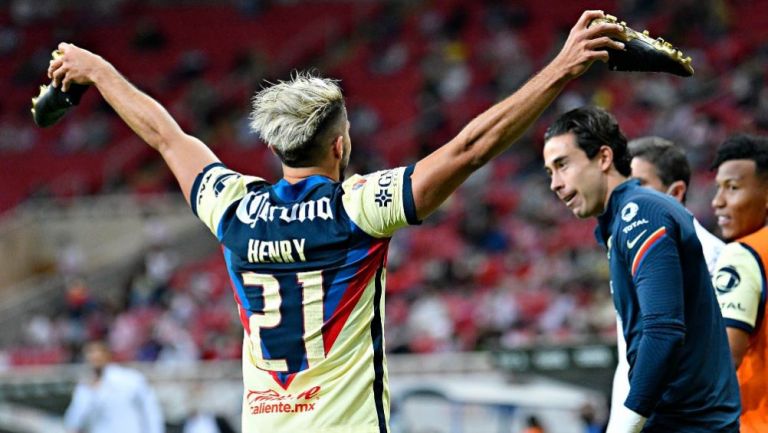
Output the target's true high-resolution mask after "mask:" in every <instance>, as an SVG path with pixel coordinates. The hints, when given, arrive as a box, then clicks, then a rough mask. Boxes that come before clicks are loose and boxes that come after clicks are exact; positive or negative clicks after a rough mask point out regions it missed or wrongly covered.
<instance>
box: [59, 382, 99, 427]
mask: <svg viewBox="0 0 768 433" xmlns="http://www.w3.org/2000/svg"><path fill="white" fill-rule="evenodd" d="M92 397H93V395H92V393H91V391H90V390H89V389H88V387H87V386H86V385H84V384H81V383H79V384H77V386H76V387H75V391H74V392H73V393H72V401H71V402H70V403H69V407H67V411H66V412H65V413H64V426H65V427H66V428H67V431H70V432H80V431H84V428H85V426H86V424H87V421H88V415H89V414H90V411H91V410H90V406H91V400H92Z"/></svg>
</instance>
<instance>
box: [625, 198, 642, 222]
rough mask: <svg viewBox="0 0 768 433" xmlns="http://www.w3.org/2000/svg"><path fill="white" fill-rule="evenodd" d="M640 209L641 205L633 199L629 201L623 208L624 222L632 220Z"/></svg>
mask: <svg viewBox="0 0 768 433" xmlns="http://www.w3.org/2000/svg"><path fill="white" fill-rule="evenodd" d="M638 210H640V206H638V205H637V203H635V202H633V201H631V202H629V203H627V204H626V205H625V206H624V208H623V209H621V219H622V220H624V222H630V221H632V220H633V219H634V218H635V216H637V211H638Z"/></svg>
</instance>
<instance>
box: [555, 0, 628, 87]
mask: <svg viewBox="0 0 768 433" xmlns="http://www.w3.org/2000/svg"><path fill="white" fill-rule="evenodd" d="M604 17H605V14H604V13H603V11H594V10H593V11H585V12H584V13H583V14H581V17H580V18H579V21H578V22H577V23H576V25H575V26H573V28H572V29H571V32H570V34H568V39H567V40H566V41H565V44H564V45H563V48H562V49H561V50H560V53H559V54H558V55H557V57H556V58H555V60H554V61H553V63H556V64H557V66H558V67H559V68H562V69H563V70H564V71H565V73H566V76H567V77H568V78H571V79H572V78H576V77H578V76H579V75H581V74H583V73H584V72H585V71H586V70H587V69H589V67H590V66H591V65H592V63H593V62H594V61H595V60H600V61H603V62H607V61H608V51H606V48H614V49H617V50H623V49H624V44H623V43H622V42H620V41H616V40H613V39H611V36H613V37H614V38H620V36H621V32H622V29H623V27H622V26H621V25H620V24H614V23H601V24H598V25H593V26H592V27H588V25H589V23H590V22H592V20H594V19H597V18H604Z"/></svg>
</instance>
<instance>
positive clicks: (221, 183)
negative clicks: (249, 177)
mask: <svg viewBox="0 0 768 433" xmlns="http://www.w3.org/2000/svg"><path fill="white" fill-rule="evenodd" d="M236 178H237V175H236V174H235V173H224V174H222V175H221V176H219V178H218V179H216V182H214V183H213V196H214V197H218V196H219V195H220V194H221V193H222V192H223V191H224V188H226V187H227V184H228V183H229V182H230V181H233V180H235V179H236Z"/></svg>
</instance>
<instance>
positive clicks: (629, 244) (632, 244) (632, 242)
mask: <svg viewBox="0 0 768 433" xmlns="http://www.w3.org/2000/svg"><path fill="white" fill-rule="evenodd" d="M647 231H648V230H643V231H641V232H640V234H638V235H637V236H635V237H634V238H632V239H628V240H627V248H629V249H630V250H631V249H632V248H634V247H635V245H636V244H637V242H638V241H639V240H640V238H641V237H643V235H644V234H645V232H647Z"/></svg>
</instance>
